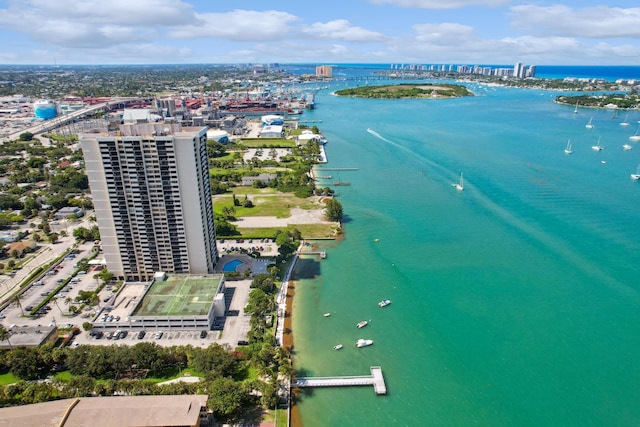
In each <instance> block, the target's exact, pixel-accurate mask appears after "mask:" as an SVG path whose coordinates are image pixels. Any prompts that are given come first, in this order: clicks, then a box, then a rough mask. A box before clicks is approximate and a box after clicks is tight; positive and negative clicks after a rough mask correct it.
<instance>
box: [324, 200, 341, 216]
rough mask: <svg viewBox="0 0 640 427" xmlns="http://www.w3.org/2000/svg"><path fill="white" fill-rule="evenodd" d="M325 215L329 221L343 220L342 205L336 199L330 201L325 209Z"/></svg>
mask: <svg viewBox="0 0 640 427" xmlns="http://www.w3.org/2000/svg"><path fill="white" fill-rule="evenodd" d="M324 213H325V215H326V217H327V219H328V220H329V221H340V220H342V215H343V211H342V205H341V204H340V202H339V201H337V200H336V199H329V200H327V203H326V205H325V207H324Z"/></svg>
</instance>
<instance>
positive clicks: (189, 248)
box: [80, 123, 218, 280]
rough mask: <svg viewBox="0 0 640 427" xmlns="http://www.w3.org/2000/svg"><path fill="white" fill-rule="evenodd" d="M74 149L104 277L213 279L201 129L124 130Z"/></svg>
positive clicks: (156, 126)
mask: <svg viewBox="0 0 640 427" xmlns="http://www.w3.org/2000/svg"><path fill="white" fill-rule="evenodd" d="M80 143H81V146H82V151H83V153H84V157H85V164H86V170H87V176H88V177H89V185H90V187H91V194H92V197H93V203H94V207H95V214H96V219H97V221H98V227H99V229H100V237H101V239H102V248H103V250H104V256H105V260H106V263H107V268H108V269H109V271H110V272H112V273H114V274H115V276H116V277H119V278H123V279H127V280H148V279H149V278H151V277H152V276H153V275H154V273H156V272H161V271H162V272H169V273H189V274H209V273H213V269H214V266H215V263H216V260H217V257H218V253H217V249H216V241H215V238H216V236H215V230H214V223H213V203H212V200H211V184H210V182H209V169H208V160H207V128H206V127H204V128H201V129H200V128H187V129H182V128H181V127H180V126H179V125H177V124H167V123H147V124H138V125H122V126H120V129H119V131H117V132H114V133H112V134H84V135H81V136H80Z"/></svg>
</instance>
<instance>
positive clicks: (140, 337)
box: [138, 331, 145, 340]
mask: <svg viewBox="0 0 640 427" xmlns="http://www.w3.org/2000/svg"><path fill="white" fill-rule="evenodd" d="M144 335H145V332H144V331H140V332H138V339H139V340H141V339H142V338H144Z"/></svg>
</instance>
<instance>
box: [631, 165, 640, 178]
mask: <svg viewBox="0 0 640 427" xmlns="http://www.w3.org/2000/svg"><path fill="white" fill-rule="evenodd" d="M631 179H633V180H635V181H640V165H638V169H636V173H632V174H631Z"/></svg>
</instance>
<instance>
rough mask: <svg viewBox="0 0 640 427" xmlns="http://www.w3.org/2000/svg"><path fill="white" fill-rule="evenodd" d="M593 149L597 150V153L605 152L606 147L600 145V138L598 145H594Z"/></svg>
mask: <svg viewBox="0 0 640 427" xmlns="http://www.w3.org/2000/svg"><path fill="white" fill-rule="evenodd" d="M591 148H592V149H594V150H596V151H602V150H604V147H603V146H602V145H600V138H598V143H597V144H596V145H592V146H591Z"/></svg>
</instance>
